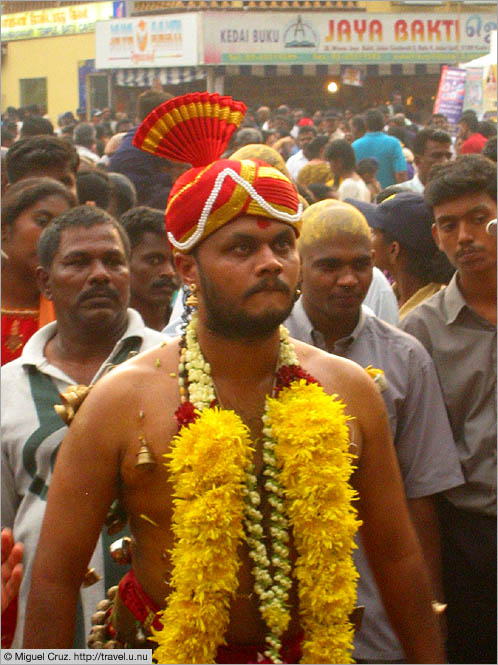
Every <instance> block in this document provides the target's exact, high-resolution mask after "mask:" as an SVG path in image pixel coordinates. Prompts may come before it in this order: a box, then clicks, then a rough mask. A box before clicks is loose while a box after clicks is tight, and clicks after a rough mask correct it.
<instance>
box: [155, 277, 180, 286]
mask: <svg viewBox="0 0 498 665" xmlns="http://www.w3.org/2000/svg"><path fill="white" fill-rule="evenodd" d="M165 287H170V288H172V289H174V288H176V280H175V279H174V278H173V277H160V278H159V279H156V280H155V281H154V282H152V288H153V289H164V288H165Z"/></svg>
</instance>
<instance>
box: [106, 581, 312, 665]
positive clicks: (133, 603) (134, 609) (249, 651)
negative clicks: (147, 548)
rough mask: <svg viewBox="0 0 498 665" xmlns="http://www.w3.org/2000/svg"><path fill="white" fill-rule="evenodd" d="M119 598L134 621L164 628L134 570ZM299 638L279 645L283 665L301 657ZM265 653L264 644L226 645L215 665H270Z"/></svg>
mask: <svg viewBox="0 0 498 665" xmlns="http://www.w3.org/2000/svg"><path fill="white" fill-rule="evenodd" d="M119 596H120V598H121V600H122V601H123V603H124V604H125V605H126V607H127V608H128V609H129V610H130V612H131V613H132V614H133V616H134V617H135V619H137V620H138V621H140V623H141V624H142V625H143V626H145V628H147V630H149V629H150V626H154V628H155V629H156V630H161V628H162V627H163V625H162V623H161V621H160V619H159V617H158V616H157V612H159V610H160V608H159V607H158V606H157V605H156V603H155V602H154V601H153V600H152V599H151V598H149V596H148V595H147V594H146V593H145V591H144V590H143V589H142V586H141V584H140V582H139V581H138V579H137V576H136V575H135V572H134V571H133V570H130V571H129V572H128V573H126V575H125V576H124V577H123V579H122V580H121V582H120V583H119ZM301 647H302V635H300V636H299V637H297V638H294V639H293V640H290V641H288V642H286V643H284V644H283V645H282V649H281V656H282V660H283V662H284V663H299V660H300V658H301V656H302V648H301ZM265 650H266V646H265V644H259V645H248V646H245V645H238V644H227V645H225V646H220V647H218V652H217V655H216V662H217V663H233V665H235V664H238V663H270V662H271V661H270V660H268V659H267V658H266V657H265V656H263V652H264V651H265Z"/></svg>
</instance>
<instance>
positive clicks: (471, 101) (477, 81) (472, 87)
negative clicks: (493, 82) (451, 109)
mask: <svg viewBox="0 0 498 665" xmlns="http://www.w3.org/2000/svg"><path fill="white" fill-rule="evenodd" d="M465 72H466V73H465V95H464V98H463V106H462V111H465V110H466V109H473V110H474V111H475V112H476V113H477V116H478V117H479V118H482V114H483V112H484V96H483V92H484V86H483V78H484V70H483V68H482V67H476V68H475V69H466V70H465Z"/></svg>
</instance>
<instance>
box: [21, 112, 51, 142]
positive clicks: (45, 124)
mask: <svg viewBox="0 0 498 665" xmlns="http://www.w3.org/2000/svg"><path fill="white" fill-rule="evenodd" d="M40 134H42V135H43V134H46V135H47V136H53V134H54V126H53V125H52V123H51V122H50V120H48V119H47V118H42V116H40V115H28V116H27V117H26V119H25V120H24V122H23V123H22V127H21V138H22V139H25V138H27V137H28V136H39V135H40Z"/></svg>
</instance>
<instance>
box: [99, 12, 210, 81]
mask: <svg viewBox="0 0 498 665" xmlns="http://www.w3.org/2000/svg"><path fill="white" fill-rule="evenodd" d="M197 26H198V15H197V14H168V15H164V16H144V17H143V18H127V19H118V20H114V21H103V22H101V23H97V26H96V30H95V64H96V67H97V69H120V68H126V69H129V68H131V67H182V66H186V67H192V66H195V65H197V64H199V63H198V60H199V57H198V47H197V39H198V27H197Z"/></svg>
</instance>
